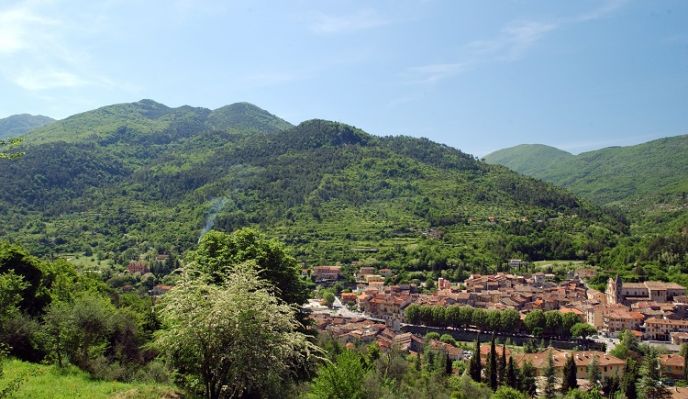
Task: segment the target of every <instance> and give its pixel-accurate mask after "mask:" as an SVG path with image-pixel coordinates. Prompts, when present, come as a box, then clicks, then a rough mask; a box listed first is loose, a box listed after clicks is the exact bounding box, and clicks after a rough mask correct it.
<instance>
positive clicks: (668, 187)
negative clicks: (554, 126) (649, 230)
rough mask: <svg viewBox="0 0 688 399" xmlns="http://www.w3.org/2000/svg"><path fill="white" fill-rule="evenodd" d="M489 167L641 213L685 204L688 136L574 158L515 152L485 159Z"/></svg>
mask: <svg viewBox="0 0 688 399" xmlns="http://www.w3.org/2000/svg"><path fill="white" fill-rule="evenodd" d="M485 160H486V161H487V162H489V163H494V164H500V165H504V166H507V167H509V168H511V169H513V170H515V171H517V172H519V173H523V174H525V175H528V176H532V177H535V178H538V179H543V180H545V181H548V182H551V183H554V184H557V185H560V186H562V187H566V188H568V189H570V190H571V191H573V192H574V193H576V194H579V195H581V196H583V197H585V198H588V199H590V200H593V201H595V202H597V203H600V204H606V205H620V206H623V207H626V208H630V209H636V210H637V209H642V208H647V207H648V206H651V205H657V204H670V203H674V204H679V205H680V204H682V203H685V201H684V200H685V199H686V198H685V196H686V194H685V193H686V192H688V135H683V136H676V137H668V138H663V139H659V140H654V141H650V142H647V143H643V144H639V145H634V146H629V147H611V148H604V149H601V150H596V151H590V152H585V153H582V154H579V155H576V156H573V155H571V154H569V153H567V152H565V151H561V150H557V149H555V148H552V147H547V146H541V145H536V146H531V145H527V146H525V145H524V146H516V147H512V148H507V149H503V150H499V151H496V152H494V153H492V154H490V155H487V156H486V157H485Z"/></svg>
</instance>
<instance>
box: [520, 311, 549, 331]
mask: <svg viewBox="0 0 688 399" xmlns="http://www.w3.org/2000/svg"><path fill="white" fill-rule="evenodd" d="M523 323H524V325H525V326H526V329H527V330H528V332H529V333H531V334H533V335H536V336H537V335H540V334H541V333H542V332H544V330H545V315H544V313H543V312H542V310H534V311H532V312H529V313H528V314H527V315H526V317H525V319H524V320H523Z"/></svg>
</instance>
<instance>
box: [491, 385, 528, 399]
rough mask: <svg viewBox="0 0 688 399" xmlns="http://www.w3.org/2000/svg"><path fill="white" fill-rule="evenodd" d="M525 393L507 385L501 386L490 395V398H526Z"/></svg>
mask: <svg viewBox="0 0 688 399" xmlns="http://www.w3.org/2000/svg"><path fill="white" fill-rule="evenodd" d="M526 398H527V397H526V395H524V394H523V393H521V392H520V391H518V390H516V389H514V388H511V387H508V386H502V387H499V389H498V390H497V391H496V392H495V393H494V395H492V399H526Z"/></svg>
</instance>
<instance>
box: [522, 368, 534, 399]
mask: <svg viewBox="0 0 688 399" xmlns="http://www.w3.org/2000/svg"><path fill="white" fill-rule="evenodd" d="M520 380H521V381H520V383H521V384H520V385H521V389H520V391H521V392H524V393H525V394H526V395H528V396H530V397H533V396H535V394H536V393H537V384H536V383H535V367H533V365H532V364H530V362H525V363H524V364H523V368H521V378H520Z"/></svg>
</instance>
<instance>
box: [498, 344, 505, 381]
mask: <svg viewBox="0 0 688 399" xmlns="http://www.w3.org/2000/svg"><path fill="white" fill-rule="evenodd" d="M498 379H499V385H505V384H506V345H504V344H502V357H500V358H499V369H498Z"/></svg>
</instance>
